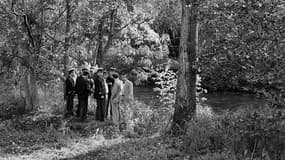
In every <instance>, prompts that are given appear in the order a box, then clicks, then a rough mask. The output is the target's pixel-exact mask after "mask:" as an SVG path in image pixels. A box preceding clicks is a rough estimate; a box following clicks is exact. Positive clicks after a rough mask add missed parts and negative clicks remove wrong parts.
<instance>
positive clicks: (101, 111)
mask: <svg viewBox="0 0 285 160" xmlns="http://www.w3.org/2000/svg"><path fill="white" fill-rule="evenodd" d="M64 95H65V96H64V97H65V100H66V113H65V116H68V117H70V116H74V115H76V116H77V117H78V118H79V119H80V120H81V121H84V120H86V119H87V112H88V106H90V105H94V104H92V103H91V104H88V103H89V100H88V99H94V100H95V101H96V103H97V105H94V107H96V110H95V112H96V114H95V116H96V120H98V121H105V120H106V119H109V120H111V121H112V122H113V123H114V124H116V125H119V123H120V119H121V117H120V116H121V115H120V106H121V105H128V104H129V103H130V102H131V101H132V100H133V98H134V97H133V83H132V82H131V81H130V80H128V79H127V75H126V74H121V75H120V74H119V73H118V72H117V71H116V69H115V68H110V69H108V70H105V69H103V68H97V67H91V68H89V67H83V68H82V70H81V73H80V74H79V76H77V74H76V70H75V69H74V68H70V69H69V70H68V77H67V78H66V81H65V94H64ZM75 95H77V98H78V105H77V111H76V114H74V112H73V106H74V98H75Z"/></svg>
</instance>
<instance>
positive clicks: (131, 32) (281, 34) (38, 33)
mask: <svg viewBox="0 0 285 160" xmlns="http://www.w3.org/2000/svg"><path fill="white" fill-rule="evenodd" d="M284 15H285V2H284V1H283V0H259V1H257V0H211V1H210V0H20V1H17V0H2V1H0V22H1V23H0V35H1V36H0V159H1V158H3V159H13V158H14V159H48V157H49V158H51V159H60V158H67V159H88V158H91V159H96V158H98V156H99V157H100V155H102V156H103V158H105V159H118V158H119V159H203V160H208V159H217V160H218V159H233V160H235V159H251V160H253V159H256V160H258V159H266V160H267V159H270V160H271V159H272V160H281V159H284V157H285V143H284V142H285V136H284V135H285V126H284V124H285V123H284V118H285V110H284V108H285V69H284V68H285V29H284V26H285V17H284ZM85 65H91V66H98V67H102V68H104V69H110V68H116V69H117V72H118V73H119V74H127V77H128V79H130V80H131V81H132V82H133V83H134V85H135V87H137V88H144V87H145V88H146V87H147V88H153V90H154V92H155V94H156V96H157V97H155V98H154V100H155V102H156V103H153V104H152V103H148V101H149V100H146V101H145V102H143V101H140V100H138V99H136V97H135V100H134V101H132V102H131V105H129V106H128V107H123V106H122V108H121V110H122V115H123V116H124V117H126V118H125V119H124V123H123V124H122V126H120V127H121V128H124V125H125V128H126V126H128V127H129V126H131V128H132V132H127V131H118V130H116V129H115V127H114V126H112V125H107V124H101V123H98V122H97V121H95V120H94V119H92V118H91V120H90V122H87V123H83V124H81V123H78V122H73V120H72V119H71V120H70V119H65V118H64V117H62V115H63V114H64V110H65V100H64V87H65V86H64V82H65V79H66V77H67V76H68V69H69V68H70V67H73V68H75V70H78V71H79V70H81V69H82V66H85ZM224 92H226V93H228V92H232V93H242V94H252V95H254V96H256V97H258V98H259V99H261V100H264V102H262V103H264V105H263V106H258V107H252V106H251V105H250V104H248V105H247V106H246V107H243V108H238V109H236V110H230V109H229V110H227V111H224V112H223V114H215V113H210V112H209V108H211V106H207V107H205V106H204V105H202V104H204V101H207V100H206V98H205V97H206V95H207V94H209V93H215V94H219V93H224ZM134 94H135V93H134ZM135 95H136V94H135ZM221 99H223V97H221ZM94 107H95V106H94ZM93 112H94V110H93V108H92V107H91V108H89V113H88V114H90V115H91V116H90V117H92V116H94V115H92V114H93ZM129 115H132V117H130V116H129ZM123 130H124V129H123ZM8 139H9V140H8ZM10 139H11V141H10ZM87 142H90V143H87ZM72 146H79V147H77V148H76V147H75V148H72ZM98 146H99V147H98ZM98 148H99V149H98ZM61 149H63V150H64V149H66V150H65V151H62V154H61V155H60V154H59V151H58V150H61ZM67 150H68V151H67ZM40 152H42V153H43V154H42V155H40V154H39V153H40ZM63 152H64V153H63ZM71 153H72V154H71ZM123 153H124V154H123ZM2 155H3V156H2ZM25 156H26V157H28V158H25Z"/></svg>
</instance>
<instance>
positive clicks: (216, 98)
mask: <svg viewBox="0 0 285 160" xmlns="http://www.w3.org/2000/svg"><path fill="white" fill-rule="evenodd" d="M158 96H159V95H158V93H157V92H154V91H153V89H152V88H151V87H135V88H134V97H135V99H137V100H138V101H142V102H144V103H146V104H148V105H158V104H159V103H160V102H159V97H158ZM201 96H202V97H205V98H206V100H205V101H203V102H202V106H208V107H210V109H211V110H212V111H213V112H214V113H217V114H221V113H223V112H224V111H227V110H230V111H234V110H237V109H239V108H245V107H254V108H255V107H260V106H265V105H266V101H265V100H264V99H261V98H257V97H256V96H255V95H253V94H248V93H240V92H237V93H236V92H223V93H221V92H218V93H209V94H202V95H201Z"/></svg>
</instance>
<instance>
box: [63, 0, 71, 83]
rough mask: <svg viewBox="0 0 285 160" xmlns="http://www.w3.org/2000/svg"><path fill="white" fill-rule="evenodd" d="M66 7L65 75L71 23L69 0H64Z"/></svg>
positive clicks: (65, 72)
mask: <svg viewBox="0 0 285 160" xmlns="http://www.w3.org/2000/svg"><path fill="white" fill-rule="evenodd" d="M65 7H66V26H65V39H64V56H63V64H64V75H65V77H67V70H68V65H69V52H68V49H69V32H70V23H71V12H70V0H65Z"/></svg>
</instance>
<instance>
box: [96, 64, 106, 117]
mask: <svg viewBox="0 0 285 160" xmlns="http://www.w3.org/2000/svg"><path fill="white" fill-rule="evenodd" d="M94 84H95V88H94V98H95V99H96V101H97V108H96V120H99V121H104V117H105V99H106V88H105V82H104V79H103V68H98V70H97V73H96V76H95V78H94Z"/></svg>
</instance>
